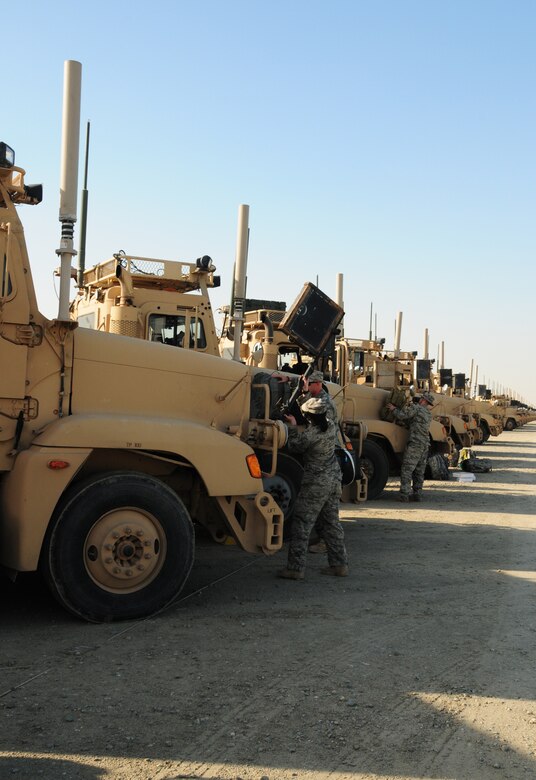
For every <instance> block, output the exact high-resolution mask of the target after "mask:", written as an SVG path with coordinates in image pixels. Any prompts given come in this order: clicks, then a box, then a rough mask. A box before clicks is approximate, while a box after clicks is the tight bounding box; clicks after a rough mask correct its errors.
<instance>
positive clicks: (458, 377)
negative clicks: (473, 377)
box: [454, 374, 465, 390]
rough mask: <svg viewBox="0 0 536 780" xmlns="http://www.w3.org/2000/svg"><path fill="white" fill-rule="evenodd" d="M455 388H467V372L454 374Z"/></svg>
mask: <svg viewBox="0 0 536 780" xmlns="http://www.w3.org/2000/svg"><path fill="white" fill-rule="evenodd" d="M454 389H455V390H465V374H454Z"/></svg>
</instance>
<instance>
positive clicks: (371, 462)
mask: <svg viewBox="0 0 536 780" xmlns="http://www.w3.org/2000/svg"><path fill="white" fill-rule="evenodd" d="M311 288H314V285H312V284H311V283H308V284H306V285H304V288H303V289H302V291H301V293H300V295H299V296H298V298H297V299H296V301H295V302H294V303H293V305H292V306H291V307H290V309H289V310H288V311H287V307H286V304H285V303H284V302H274V301H260V300H258V299H248V300H246V307H245V313H244V323H243V332H242V336H241V346H240V349H241V357H242V359H243V360H244V361H246V362H247V363H250V364H251V365H257V366H259V367H260V368H265V369H266V370H272V371H273V370H277V371H282V372H284V371H287V372H291V373H293V374H301V373H303V371H304V370H305V368H306V366H307V365H308V364H309V362H310V361H311V355H310V353H309V351H308V349H307V348H306V346H303V345H301V344H300V343H299V339H298V338H297V337H296V334H294V333H293V332H292V328H291V327H289V319H290V317H291V316H292V313H293V312H299V311H300V308H303V307H304V301H305V300H306V298H307V295H308V294H309V292H310V290H311ZM228 315H229V312H227V319H226V321H225V322H224V326H223V330H222V341H221V349H222V354H229V352H230V350H231V345H232V343H233V334H232V333H229V318H228ZM349 343H350V340H347V339H340V338H339V339H337V334H332V338H331V343H330V344H328V346H327V348H326V350H325V352H324V354H323V355H322V356H321V357H320V359H319V361H318V364H319V366H320V367H321V368H322V370H323V371H324V375H325V376H326V378H329V380H330V381H326V383H325V386H326V388H327V389H328V390H329V393H330V395H331V396H332V397H333V399H334V401H335V403H336V405H338V412H339V419H340V420H341V422H342V425H343V428H344V431H345V433H346V434H347V435H348V436H349V437H350V438H351V439H353V438H354V437H355V436H356V434H357V429H356V424H357V422H358V421H362V423H364V425H366V428H367V437H366V439H365V440H364V441H363V444H362V448H361V464H362V466H363V468H364V470H365V471H366V474H367V477H368V488H367V490H368V493H367V495H368V498H369V499H373V498H377V497H378V496H380V494H381V493H382V491H383V489H384V488H385V485H386V484H387V481H388V479H389V476H390V475H398V474H399V473H400V464H401V460H402V456H403V453H404V449H405V446H406V442H407V437H408V431H407V429H406V428H404V427H403V426H401V425H397V424H395V423H393V422H389V421H387V420H384V419H382V416H381V412H382V409H383V407H384V405H385V402H386V399H387V398H388V396H389V391H388V390H387V389H385V388H383V387H374V386H373V385H372V384H361V383H359V384H358V383H354V382H352V381H351V379H352V377H351V372H350V370H349V366H350V364H351V360H352V354H351V350H350V349H349V348H348V344H349ZM357 373H358V372H357V371H355V375H357ZM358 446H359V445H358V443H356V449H357V448H358ZM451 446H452V445H451V443H450V442H449V441H448V439H447V436H446V432H445V429H444V427H443V426H442V425H441V424H440V423H437V422H435V421H434V422H433V423H432V426H431V452H432V455H433V456H434V458H433V461H432V462H433V463H434V466H435V464H436V463H438V464H439V465H438V467H437V468H438V471H436V472H434V477H435V478H445V477H446V476H447V475H448V465H447V464H446V462H445V460H444V456H445V455H447V454H448V453H449V452H450V450H451ZM429 476H430V475H429Z"/></svg>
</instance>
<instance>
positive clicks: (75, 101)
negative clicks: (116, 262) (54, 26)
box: [56, 60, 82, 322]
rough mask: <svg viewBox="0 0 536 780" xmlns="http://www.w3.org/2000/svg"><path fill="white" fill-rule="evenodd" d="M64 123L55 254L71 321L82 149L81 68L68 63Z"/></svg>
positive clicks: (63, 307)
mask: <svg viewBox="0 0 536 780" xmlns="http://www.w3.org/2000/svg"><path fill="white" fill-rule="evenodd" d="M63 74H64V76H63V123H62V139H61V176H60V214H59V220H60V222H61V241H60V248H59V249H56V254H57V255H59V257H60V258H61V265H60V300H59V310H58V320H62V321H64V322H65V321H69V297H70V289H71V260H72V258H73V256H74V255H76V250H75V249H74V246H73V236H74V223H75V222H76V200H77V190H78V154H79V145H80V95H81V87H82V65H81V64H80V63H79V62H76V60H66V61H65V65H64V71H63Z"/></svg>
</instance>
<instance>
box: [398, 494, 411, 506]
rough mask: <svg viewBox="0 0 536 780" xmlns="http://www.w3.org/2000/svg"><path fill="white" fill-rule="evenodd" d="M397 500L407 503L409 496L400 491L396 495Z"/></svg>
mask: <svg viewBox="0 0 536 780" xmlns="http://www.w3.org/2000/svg"><path fill="white" fill-rule="evenodd" d="M398 500H399V501H402V503H403V504H407V503H408V501H409V496H406V494H405V493H401V494H400V495H399V496H398Z"/></svg>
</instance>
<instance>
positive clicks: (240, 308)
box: [232, 203, 249, 360]
mask: <svg viewBox="0 0 536 780" xmlns="http://www.w3.org/2000/svg"><path fill="white" fill-rule="evenodd" d="M248 239H249V206H247V205H245V204H244V203H242V204H241V205H240V206H239V207H238V231H237V236H236V259H235V267H234V282H233V290H234V292H233V315H232V320H233V326H234V345H233V360H240V342H241V339H242V323H243V322H244V305H245V297H246V272H247V260H248Z"/></svg>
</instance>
